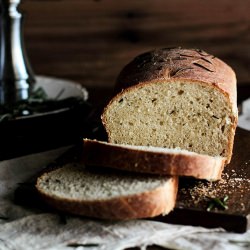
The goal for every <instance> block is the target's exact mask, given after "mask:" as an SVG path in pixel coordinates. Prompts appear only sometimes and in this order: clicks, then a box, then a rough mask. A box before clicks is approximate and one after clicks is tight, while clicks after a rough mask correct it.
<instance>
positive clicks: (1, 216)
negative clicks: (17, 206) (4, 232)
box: [0, 215, 9, 220]
mask: <svg viewBox="0 0 250 250" xmlns="http://www.w3.org/2000/svg"><path fill="white" fill-rule="evenodd" d="M8 219H9V217H6V216H4V215H0V220H8Z"/></svg>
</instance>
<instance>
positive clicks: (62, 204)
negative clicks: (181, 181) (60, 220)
mask: <svg viewBox="0 0 250 250" xmlns="http://www.w3.org/2000/svg"><path fill="white" fill-rule="evenodd" d="M42 178H43V176H41V177H40V178H39V179H38V181H37V185H36V187H37V190H38V192H39V193H40V195H41V197H42V199H43V200H44V201H45V202H47V203H48V204H49V205H50V206H52V207H54V208H56V209H58V210H60V211H64V212H68V213H71V214H76V215H82V216H87V217H93V218H100V219H110V220H127V219H136V218H149V217H155V216H157V215H160V214H168V213H169V212H170V211H171V210H172V209H173V208H174V206H175V201H176V196H177V190H178V178H177V177H166V178H168V180H167V181H166V184H165V185H162V186H161V187H158V188H156V189H154V190H151V191H147V192H144V193H140V194H137V195H130V196H124V197H118V198H112V199H107V200H99V201H98V200H96V201H80V200H77V199H64V198H60V197H56V196H53V195H50V194H48V193H45V192H44V191H43V190H42V189H41V188H40V187H39V181H42Z"/></svg>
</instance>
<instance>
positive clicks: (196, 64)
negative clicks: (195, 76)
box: [193, 62, 214, 72]
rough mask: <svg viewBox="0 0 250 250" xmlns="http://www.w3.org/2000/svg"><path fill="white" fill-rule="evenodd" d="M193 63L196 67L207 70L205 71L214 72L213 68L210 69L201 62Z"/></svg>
mask: <svg viewBox="0 0 250 250" xmlns="http://www.w3.org/2000/svg"><path fill="white" fill-rule="evenodd" d="M193 65H195V66H197V67H200V68H202V69H205V70H207V71H209V72H214V70H211V69H209V68H207V67H205V66H204V65H202V64H200V63H197V62H194V63H193Z"/></svg>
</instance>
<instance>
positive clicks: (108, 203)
mask: <svg viewBox="0 0 250 250" xmlns="http://www.w3.org/2000/svg"><path fill="white" fill-rule="evenodd" d="M36 188H37V190H38V191H39V193H40V194H41V196H42V197H43V199H44V200H45V201H46V202H47V203H48V204H50V205H51V206H53V207H54V208H56V209H58V210H61V211H65V212H68V213H72V214H77V215H83V216H89V217H95V218H102V219H133V218H146V217H153V216H157V215H160V214H167V213H169V212H170V211H171V210H172V209H173V208H174V205H175V200H176V195H177V188H178V178H176V177H155V176H145V175H142V176H133V175H131V174H125V173H123V174H122V175H121V174H117V173H113V172H108V173H107V172H106V173H102V174H100V173H99V174H98V173H95V172H92V171H89V170H87V169H86V168H83V166H82V165H77V164H68V165H65V166H63V167H61V168H59V169H56V170H53V171H51V172H48V173H45V174H43V175H42V176H41V177H40V178H38V180H37V184H36Z"/></svg>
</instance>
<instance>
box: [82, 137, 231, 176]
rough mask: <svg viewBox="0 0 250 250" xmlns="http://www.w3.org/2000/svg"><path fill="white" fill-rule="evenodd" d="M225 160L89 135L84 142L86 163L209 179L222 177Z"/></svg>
mask: <svg viewBox="0 0 250 250" xmlns="http://www.w3.org/2000/svg"><path fill="white" fill-rule="evenodd" d="M225 160H226V159H225V158H223V157H219V156H218V157H212V156H208V155H201V154H197V153H193V152H189V151H186V150H180V149H166V148H158V147H147V146H131V145H118V144H112V143H106V142H100V141H96V140H89V139H84V146H83V162H84V163H85V164H86V165H90V166H102V167H111V168H116V169H122V170H128V171H132V172H141V173H151V174H160V175H178V176H192V177H195V178H198V179H207V180H218V179H220V178H221V173H222V171H223V168H224V163H225Z"/></svg>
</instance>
